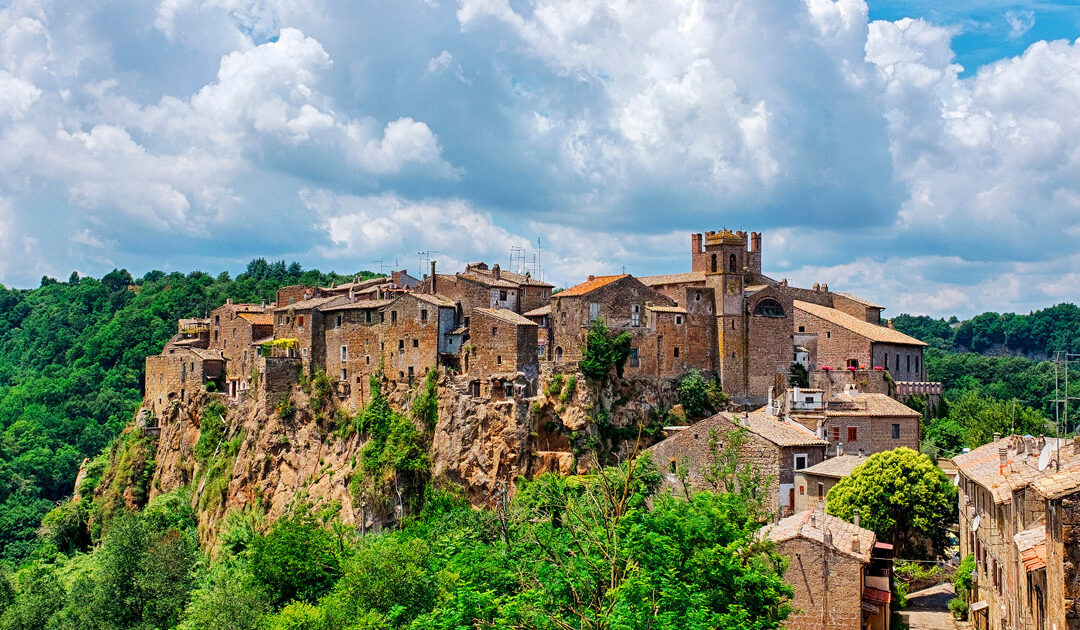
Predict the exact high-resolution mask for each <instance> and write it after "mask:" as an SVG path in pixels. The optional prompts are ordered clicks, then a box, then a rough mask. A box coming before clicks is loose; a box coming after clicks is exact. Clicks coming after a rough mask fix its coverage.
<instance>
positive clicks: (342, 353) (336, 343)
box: [319, 300, 394, 407]
mask: <svg viewBox="0 0 1080 630" xmlns="http://www.w3.org/2000/svg"><path fill="white" fill-rule="evenodd" d="M393 302H394V300H357V301H354V302H346V303H333V304H330V305H327V306H323V307H321V308H320V309H319V310H320V312H321V313H322V316H323V317H324V318H325V321H326V326H325V330H324V339H325V341H324V343H323V345H324V347H325V348H326V355H325V358H324V359H323V360H324V369H325V370H326V374H327V375H328V376H330V377H331V378H334V379H336V381H335V390H336V392H337V395H338V396H339V397H340V398H343V399H347V400H349V401H351V402H352V403H353V405H354V406H356V407H362V406H363V405H364V404H366V402H367V400H368V397H369V395H370V393H371V392H370V389H371V388H370V383H369V379H370V378H371V375H372V374H375V373H376V372H377V371H378V370H379V368H380V366H382V365H383V363H382V357H383V352H384V350H385V349H384V348H383V347H382V346H383V342H384V338H383V335H382V334H381V332H380V330H381V326H382V324H383V317H384V314H385V313H384V310H383V309H384V308H385V307H387V306H389V305H390V304H392V303H393Z"/></svg>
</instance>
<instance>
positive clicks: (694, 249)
mask: <svg viewBox="0 0 1080 630" xmlns="http://www.w3.org/2000/svg"><path fill="white" fill-rule="evenodd" d="M690 253H691V254H700V253H701V234H691V235H690Z"/></svg>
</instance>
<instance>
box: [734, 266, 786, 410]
mask: <svg viewBox="0 0 1080 630" xmlns="http://www.w3.org/2000/svg"><path fill="white" fill-rule="evenodd" d="M764 300H775V301H777V302H778V303H779V304H780V305H781V307H782V308H783V310H784V316H783V317H765V316H762V315H757V314H755V310H756V309H757V307H758V305H759V304H761V303H762V302H763V301H764ZM747 313H748V314H749V317H747V318H746V323H747V331H746V334H747V337H748V339H749V345H750V352H749V357H748V363H749V365H748V371H747V374H748V375H749V379H748V380H749V383H748V385H749V391H748V392H747V393H748V394H749V395H750V396H763V395H766V394H768V392H769V388H770V387H772V388H774V395H779V392H780V391H782V390H783V389H784V388H786V387H787V382H788V377H789V374H790V372H791V364H792V363H793V362H794V360H795V351H794V348H795V346H794V341H793V339H792V329H793V321H794V318H793V316H794V306H793V304H792V300H791V298H790V296H788V295H787V294H786V293H785V292H784V291H781V290H779V289H778V288H773V287H770V288H767V289H762V290H760V291H757V292H756V293H754V294H753V295H751V296H750V298H749V299H748V302H747Z"/></svg>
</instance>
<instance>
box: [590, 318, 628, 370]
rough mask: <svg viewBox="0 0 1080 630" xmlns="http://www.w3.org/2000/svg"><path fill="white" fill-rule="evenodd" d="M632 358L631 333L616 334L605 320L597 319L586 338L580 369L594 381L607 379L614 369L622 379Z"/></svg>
mask: <svg viewBox="0 0 1080 630" xmlns="http://www.w3.org/2000/svg"><path fill="white" fill-rule="evenodd" d="M629 356H630V333H627V332H623V333H615V332H614V331H612V330H609V329H608V327H607V324H606V323H604V320H603V319H600V318H597V319H594V320H593V322H592V326H591V327H590V328H589V332H588V334H587V335H586V336H585V347H584V348H582V352H581V361H579V362H578V369H580V370H581V372H582V374H584V375H585V376H586V378H589V379H591V380H594V381H600V380H603V379H605V378H607V376H608V374H609V373H610V372H611V369H612V368H615V372H616V374H617V375H618V376H619V377H620V378H621V377H622V373H623V366H624V365H626V359H627V358H628V357H629Z"/></svg>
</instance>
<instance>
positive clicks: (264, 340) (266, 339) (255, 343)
mask: <svg viewBox="0 0 1080 630" xmlns="http://www.w3.org/2000/svg"><path fill="white" fill-rule="evenodd" d="M273 340H274V336H273V335H270V336H269V337H263V338H262V339H255V340H253V341H252V342H251V345H253V346H261V345H263V344H264V343H270V342H271V341H273Z"/></svg>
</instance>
